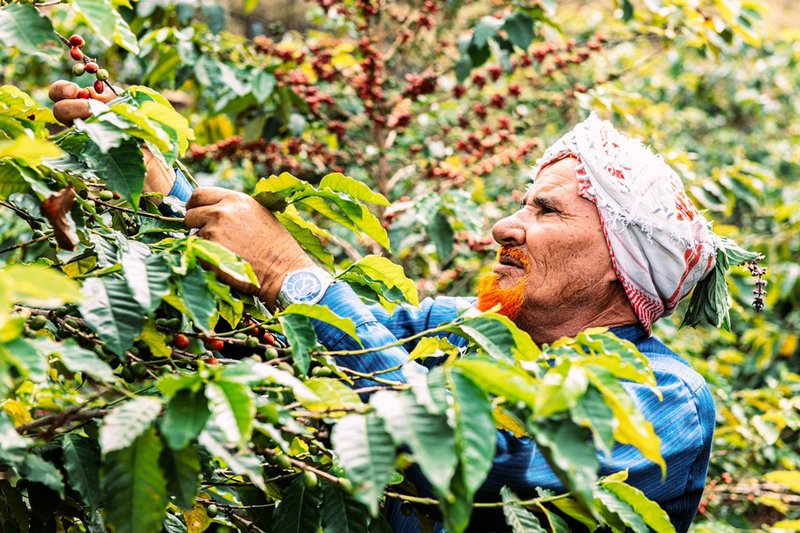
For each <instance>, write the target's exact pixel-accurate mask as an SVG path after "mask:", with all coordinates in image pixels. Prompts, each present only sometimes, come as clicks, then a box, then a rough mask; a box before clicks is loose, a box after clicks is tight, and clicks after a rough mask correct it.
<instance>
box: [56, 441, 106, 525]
mask: <svg viewBox="0 0 800 533" xmlns="http://www.w3.org/2000/svg"><path fill="white" fill-rule="evenodd" d="M61 453H62V454H63V456H64V469H65V470H66V471H67V479H68V481H69V484H70V486H71V487H72V488H73V489H75V490H76V491H77V492H78V494H80V497H81V501H82V502H83V503H84V504H85V505H88V506H89V508H90V509H91V510H92V511H94V510H95V509H97V508H99V507H100V504H101V503H102V501H103V493H102V491H101V490H100V454H99V451H98V450H97V449H96V448H95V447H94V446H93V443H92V441H91V440H90V439H87V438H83V437H79V436H77V435H65V436H64V440H62V441H61Z"/></svg>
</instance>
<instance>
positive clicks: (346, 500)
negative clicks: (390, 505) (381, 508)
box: [320, 482, 369, 533]
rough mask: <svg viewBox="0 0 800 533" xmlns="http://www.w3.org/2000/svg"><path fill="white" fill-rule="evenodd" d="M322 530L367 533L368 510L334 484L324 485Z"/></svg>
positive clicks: (328, 532)
mask: <svg viewBox="0 0 800 533" xmlns="http://www.w3.org/2000/svg"><path fill="white" fill-rule="evenodd" d="M320 510H321V512H322V529H323V530H324V531H325V533H367V531H368V528H367V526H368V522H369V513H368V511H367V508H366V507H364V505H362V504H361V503H359V502H358V501H357V500H356V499H354V498H353V497H352V496H350V495H349V494H347V493H346V492H344V491H343V490H341V489H340V488H339V487H337V486H336V485H334V484H332V483H327V482H325V483H323V484H322V507H321V509H320Z"/></svg>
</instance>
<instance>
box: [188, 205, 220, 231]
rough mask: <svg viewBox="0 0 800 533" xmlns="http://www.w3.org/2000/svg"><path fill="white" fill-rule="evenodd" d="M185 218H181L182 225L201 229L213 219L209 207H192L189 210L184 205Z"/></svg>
mask: <svg viewBox="0 0 800 533" xmlns="http://www.w3.org/2000/svg"><path fill="white" fill-rule="evenodd" d="M186 206H187V209H186V216H185V217H184V218H183V225H184V226H185V227H187V228H202V227H203V226H205V225H206V224H207V223H208V222H209V221H210V220H211V219H212V218H213V217H214V215H213V213H212V209H211V206H202V207H193V208H191V209H189V208H188V207H189V204H186Z"/></svg>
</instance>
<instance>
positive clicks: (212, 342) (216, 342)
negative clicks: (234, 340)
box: [203, 339, 225, 352]
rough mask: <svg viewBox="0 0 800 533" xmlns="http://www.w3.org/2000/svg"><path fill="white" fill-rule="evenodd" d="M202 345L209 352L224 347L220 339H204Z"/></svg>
mask: <svg viewBox="0 0 800 533" xmlns="http://www.w3.org/2000/svg"><path fill="white" fill-rule="evenodd" d="M203 344H204V345H205V347H206V348H207V349H209V350H211V351H212V352H216V351H217V350H221V349H222V348H223V346H225V343H224V342H222V341H221V340H220V339H205V340H204V341H203Z"/></svg>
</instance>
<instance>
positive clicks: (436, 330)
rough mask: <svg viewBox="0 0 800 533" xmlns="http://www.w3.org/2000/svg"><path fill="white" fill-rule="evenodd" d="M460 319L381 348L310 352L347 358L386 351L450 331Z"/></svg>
mask: <svg viewBox="0 0 800 533" xmlns="http://www.w3.org/2000/svg"><path fill="white" fill-rule="evenodd" d="M459 320H460V319H456V320H454V321H453V322H448V323H447V324H444V325H439V326H436V327H435V328H430V329H426V330H424V331H420V332H419V333H415V334H414V335H411V336H409V337H403V338H402V339H397V340H396V341H394V342H390V343H388V344H384V345H382V346H372V347H370V348H363V349H361V350H317V351H314V352H311V355H335V356H345V355H346V356H349V355H366V354H368V353H374V352H380V351H383V350H386V349H388V348H394V347H396V346H402V345H404V344H405V343H407V342H411V341H413V340H416V339H419V338H422V337H427V336H428V335H433V334H434V333H442V332H444V331H450V328H452V327H453V325H454V324H458V323H459Z"/></svg>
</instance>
